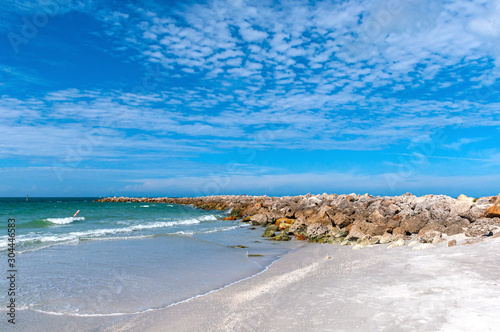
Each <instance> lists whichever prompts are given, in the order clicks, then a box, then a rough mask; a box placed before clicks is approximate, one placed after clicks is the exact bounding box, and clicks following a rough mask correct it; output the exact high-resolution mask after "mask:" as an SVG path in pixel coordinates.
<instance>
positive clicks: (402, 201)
mask: <svg viewBox="0 0 500 332" xmlns="http://www.w3.org/2000/svg"><path fill="white" fill-rule="evenodd" d="M98 201H101V202H141V203H175V204H185V205H188V204H189V205H193V206H195V207H198V208H201V209H206V210H221V211H222V210H230V215H229V216H228V217H226V218H224V220H242V221H250V222H251V223H252V224H253V225H256V226H266V227H267V228H266V230H265V231H264V234H263V236H264V237H268V238H270V239H271V240H273V241H288V240H290V239H291V237H290V236H293V237H295V239H297V240H308V241H310V242H319V243H339V244H342V245H359V246H360V247H363V246H370V245H374V244H390V247H396V246H399V245H401V243H403V244H404V243H405V239H408V238H410V237H411V238H413V239H418V241H419V243H421V244H428V245H433V244H437V243H440V242H444V241H445V240H444V238H443V236H445V235H446V236H452V235H456V234H462V233H463V234H465V235H466V236H468V237H481V236H483V235H485V234H490V232H491V234H493V236H494V237H495V236H496V234H498V233H500V195H499V196H498V197H496V196H493V197H481V198H477V199H474V198H471V197H467V196H465V195H460V196H459V197H458V198H457V199H455V198H452V197H449V196H444V195H426V196H422V197H417V196H414V195H412V194H404V195H401V196H395V197H381V196H377V197H375V196H371V195H368V194H365V195H356V194H349V195H336V194H332V195H328V194H322V195H311V194H307V195H302V196H284V197H268V196H235V195H221V196H206V197H181V198H168V197H165V198H127V197H119V198H117V197H113V198H103V199H100V200H98ZM450 242H451V241H450ZM450 242H448V246H449V245H450ZM421 247H422V248H424V247H425V248H427V247H429V246H421Z"/></svg>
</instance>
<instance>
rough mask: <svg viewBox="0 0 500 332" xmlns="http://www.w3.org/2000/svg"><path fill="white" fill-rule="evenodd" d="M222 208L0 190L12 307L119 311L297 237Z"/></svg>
mask: <svg viewBox="0 0 500 332" xmlns="http://www.w3.org/2000/svg"><path fill="white" fill-rule="evenodd" d="M78 210H80V213H79V214H78V216H77V217H72V216H73V215H74V213H75V212H76V211H78ZM226 215H227V213H226V212H220V211H204V210H200V209H197V208H194V207H192V206H182V205H175V204H161V203H155V204H144V203H101V202H94V198H30V201H29V203H26V201H25V199H24V198H0V220H2V222H1V226H0V252H1V255H0V257H2V260H3V262H2V263H1V266H3V267H4V271H5V273H6V271H7V269H8V267H7V254H8V250H7V249H8V247H7V244H8V242H7V220H8V219H9V218H15V220H16V269H17V275H16V288H17V289H16V304H17V307H16V308H17V310H18V311H22V310H34V311H39V312H44V313H49V314H54V315H77V316H102V315H123V314H130V313H139V312H144V311H148V310H154V309H158V308H164V307H167V306H170V305H175V304H176V303H179V302H182V301H186V300H189V299H191V298H193V297H196V296H200V295H203V294H206V293H208V292H211V291H215V290H217V289H220V288H222V287H225V286H227V285H229V284H231V283H234V282H237V281H239V280H242V279H245V278H248V277H250V276H252V275H255V274H258V273H259V272H261V271H263V270H265V269H266V268H267V267H268V266H269V265H270V264H271V263H272V262H273V261H275V260H276V259H278V258H279V257H280V256H282V255H283V254H285V253H286V252H288V251H290V250H293V249H294V248H296V247H297V246H298V243H297V242H295V241H293V240H292V241H289V242H281V243H280V242H273V241H269V240H268V239H265V238H262V237H261V234H262V232H263V229H262V228H260V227H258V228H257V229H252V228H253V227H251V225H249V224H248V223H242V222H240V221H238V220H236V221H223V220H221V218H222V217H224V216H226ZM238 246H240V247H238ZM8 282H9V281H8V280H7V279H6V278H1V279H0V303H7V301H8V300H9V297H8V295H7V289H8V288H9V284H8ZM0 311H6V307H5V306H4V305H2V306H1V309H0Z"/></svg>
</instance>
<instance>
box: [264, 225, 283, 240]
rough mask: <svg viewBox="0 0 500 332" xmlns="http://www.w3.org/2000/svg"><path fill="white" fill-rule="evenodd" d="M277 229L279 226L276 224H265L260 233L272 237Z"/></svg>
mask: <svg viewBox="0 0 500 332" xmlns="http://www.w3.org/2000/svg"><path fill="white" fill-rule="evenodd" d="M278 229H279V228H278V226H276V225H270V226H267V228H266V230H265V231H264V234H262V237H273V236H275V235H276V234H275V233H276V232H277V231H278Z"/></svg>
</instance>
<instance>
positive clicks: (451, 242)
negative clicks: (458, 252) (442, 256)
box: [446, 239, 457, 247]
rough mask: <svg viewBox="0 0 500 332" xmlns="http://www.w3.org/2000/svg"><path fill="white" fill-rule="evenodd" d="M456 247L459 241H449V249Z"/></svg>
mask: <svg viewBox="0 0 500 332" xmlns="http://www.w3.org/2000/svg"><path fill="white" fill-rule="evenodd" d="M456 245H457V240H455V239H453V240H450V241H448V243H447V244H446V246H447V247H453V246H456Z"/></svg>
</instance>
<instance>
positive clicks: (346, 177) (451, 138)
mask: <svg viewBox="0 0 500 332" xmlns="http://www.w3.org/2000/svg"><path fill="white" fill-rule="evenodd" d="M0 31H1V38H0V96H1V100H0V118H1V121H0V133H1V134H0V196H22V195H25V194H28V193H29V194H30V195H31V196H107V195H133V196H156V195H162V196H163V195H169V196H173V195H208V194H225V193H230V194H233V193H235V194H240V193H241V194H245V193H246V194H268V195H287V194H290V195H291V194H303V193H307V192H311V193H323V192H329V193H351V192H357V193H365V192H369V193H372V194H376V195H379V194H380V195H392V194H402V193H405V192H412V193H415V194H428V193H433V194H449V195H455V196H456V195H459V194H460V193H465V194H468V195H471V196H480V195H494V194H498V192H499V191H500V185H499V184H500V172H499V171H500V147H499V139H500V131H499V128H500V127H499V124H500V117H499V109H500V98H499V94H498V90H499V87H500V84H499V83H500V81H499V78H500V46H499V45H500V5H499V4H498V2H496V1H482V0H481V1H479V0H478V1H465V0H458V1H403V0H401V1H398V0H391V1H385V2H384V1H359V0H358V1H283V2H277V1H243V0H239V1H238V0H236V1H234V0H233V1H222V0H208V1H156V2H155V1H91V0H80V1H75V0H44V1H42V0H40V1H9V2H7V3H4V4H3V8H2V12H1V13H0Z"/></svg>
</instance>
